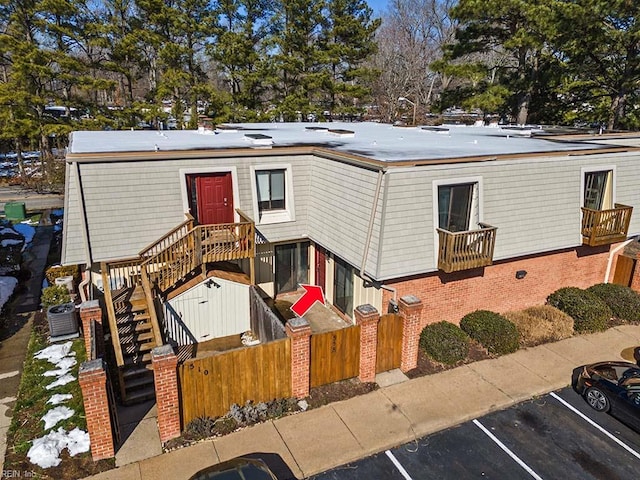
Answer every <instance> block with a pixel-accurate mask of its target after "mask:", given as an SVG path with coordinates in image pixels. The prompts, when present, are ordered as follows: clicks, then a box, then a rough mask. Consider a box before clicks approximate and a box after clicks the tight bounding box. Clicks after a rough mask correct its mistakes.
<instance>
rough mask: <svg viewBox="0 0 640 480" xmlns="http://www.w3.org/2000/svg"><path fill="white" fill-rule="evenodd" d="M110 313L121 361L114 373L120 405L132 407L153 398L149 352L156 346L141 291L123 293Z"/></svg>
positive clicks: (153, 390) (134, 290)
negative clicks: (116, 335) (113, 322)
mask: <svg viewBox="0 0 640 480" xmlns="http://www.w3.org/2000/svg"><path fill="white" fill-rule="evenodd" d="M114 311H115V315H116V325H117V330H118V338H119V339H120V348H121V351H122V357H123V365H122V366H120V367H119V369H118V373H119V377H120V394H121V398H122V401H123V403H125V404H132V403H138V402H142V401H145V400H149V399H151V398H154V396H155V389H154V384H153V369H152V367H151V350H152V349H154V348H155V347H158V346H160V345H158V342H157V341H156V334H155V332H154V327H153V323H152V322H151V315H150V312H149V307H148V306H147V301H146V296H145V294H144V291H143V289H142V287H141V286H140V285H136V286H134V287H131V288H127V289H125V290H124V291H123V292H122V293H121V294H120V295H119V296H118V297H117V298H115V299H114Z"/></svg>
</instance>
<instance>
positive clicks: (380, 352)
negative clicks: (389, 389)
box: [376, 313, 402, 373]
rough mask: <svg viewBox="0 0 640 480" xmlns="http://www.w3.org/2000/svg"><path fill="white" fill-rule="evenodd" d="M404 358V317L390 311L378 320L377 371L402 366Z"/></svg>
mask: <svg viewBox="0 0 640 480" xmlns="http://www.w3.org/2000/svg"><path fill="white" fill-rule="evenodd" d="M401 360H402V317H400V315H398V314H395V313H388V314H386V315H382V316H381V317H380V321H379V322H378V344H377V347H376V373H380V372H386V371H387V370H393V369H394V368H398V367H400V362H401Z"/></svg>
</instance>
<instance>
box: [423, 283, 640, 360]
mask: <svg viewBox="0 0 640 480" xmlns="http://www.w3.org/2000/svg"><path fill="white" fill-rule="evenodd" d="M614 316H615V317H617V318H618V319H620V320H623V321H626V322H634V323H640V295H639V294H638V293H636V292H635V291H633V290H632V289H630V288H628V287H625V286H621V285H615V284H610V283H603V284H598V285H594V286H592V287H590V288H588V289H586V290H582V289H580V288H576V287H565V288H561V289H559V290H556V291H555V292H553V293H552V294H551V295H549V297H547V305H543V306H538V307H530V308H527V309H524V310H520V311H515V312H507V313H505V314H504V316H502V315H499V314H497V313H494V312H490V311H487V310H478V311H475V312H472V313H469V314H468V315H465V316H464V317H463V318H462V320H461V321H460V327H458V326H456V325H454V324H452V323H450V322H445V321H443V322H438V323H434V324H431V325H427V326H426V327H425V328H424V329H423V331H422V333H421V334H420V347H421V348H422V349H423V350H424V351H425V352H426V353H427V355H429V356H430V357H432V358H433V359H434V360H437V361H439V362H442V363H446V364H455V363H457V362H459V361H461V360H464V359H465V358H466V357H467V356H468V355H469V348H470V345H471V341H472V340H475V341H476V342H478V343H479V344H481V345H482V346H483V347H485V348H486V349H487V350H488V351H489V352H490V353H493V354H496V355H504V354H507V353H511V352H514V351H516V350H517V349H518V348H519V347H520V345H523V346H534V345H539V344H541V343H545V342H550V341H557V340H562V339H563V338H568V337H570V336H571V335H572V334H573V332H574V331H575V332H577V333H591V332H600V331H603V330H605V329H606V328H607V325H608V322H609V320H610V319H611V317H614Z"/></svg>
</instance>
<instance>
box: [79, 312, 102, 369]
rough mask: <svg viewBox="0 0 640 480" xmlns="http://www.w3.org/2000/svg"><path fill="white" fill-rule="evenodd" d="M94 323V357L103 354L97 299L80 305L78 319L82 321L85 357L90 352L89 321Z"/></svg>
mask: <svg viewBox="0 0 640 480" xmlns="http://www.w3.org/2000/svg"><path fill="white" fill-rule="evenodd" d="M92 320H93V321H94V322H96V323H95V341H96V357H97V358H101V357H102V356H103V355H104V333H103V329H102V308H100V302H98V300H90V301H88V302H84V303H82V305H80V321H81V322H82V335H83V336H84V348H85V350H86V352H87V358H88V359H89V360H93V359H92V358H89V357H90V353H91V321H92Z"/></svg>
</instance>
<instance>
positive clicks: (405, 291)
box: [383, 246, 615, 328]
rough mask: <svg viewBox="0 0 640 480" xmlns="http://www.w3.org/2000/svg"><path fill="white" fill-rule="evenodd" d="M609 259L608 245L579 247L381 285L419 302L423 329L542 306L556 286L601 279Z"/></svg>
mask: <svg viewBox="0 0 640 480" xmlns="http://www.w3.org/2000/svg"><path fill="white" fill-rule="evenodd" d="M608 260H609V247H608V246H607V247H596V248H592V247H578V248H575V249H570V250H564V251H559V252H554V253H547V254H541V255H534V256H530V257H523V258H519V259H515V260H511V261H505V262H498V263H497V264H496V265H492V266H489V267H486V268H484V269H474V270H467V271H463V272H456V273H452V274H444V273H442V272H434V273H430V274H426V275H422V276H416V277H411V278H405V279H400V280H395V281H387V282H385V283H386V284H387V285H389V286H392V287H394V288H396V289H397V292H398V293H397V295H398V297H401V296H403V295H409V294H410V295H415V296H416V297H418V298H419V299H420V300H421V301H422V302H423V304H424V307H425V308H424V309H423V311H422V314H421V317H420V326H421V328H424V326H425V325H427V324H430V323H435V322H439V321H441V320H447V321H449V322H452V323H456V324H457V323H459V322H460V319H461V318H462V317H463V316H464V315H466V314H467V313H470V312H473V311H475V310H479V309H484V310H492V311H495V312H498V313H502V312H506V311H509V310H519V309H523V308H526V307H531V306H535V305H543V304H544V303H545V301H546V298H547V296H548V295H549V294H550V293H552V292H554V291H555V290H557V289H558V288H561V287H579V288H587V287H590V286H591V285H594V284H596V283H602V282H603V281H604V276H605V273H606V269H607V262H608ZM613 265H615V263H614V264H613ZM518 270H524V271H526V272H527V274H526V276H525V277H524V278H523V279H521V280H518V279H516V272H517V271H518ZM612 275H613V273H611V276H612ZM390 299H391V293H390V292H388V291H384V294H383V305H387V304H388V302H389V300H390Z"/></svg>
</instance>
